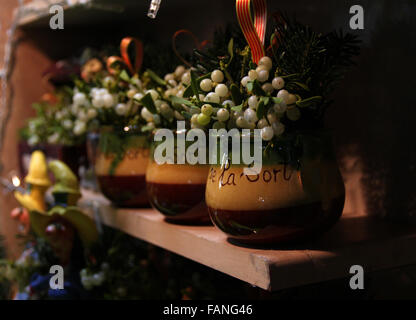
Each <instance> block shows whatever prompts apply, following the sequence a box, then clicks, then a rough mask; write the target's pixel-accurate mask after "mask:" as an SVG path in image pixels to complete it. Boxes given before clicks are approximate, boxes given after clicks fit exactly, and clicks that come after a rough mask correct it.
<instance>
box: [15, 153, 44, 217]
mask: <svg viewBox="0 0 416 320" xmlns="http://www.w3.org/2000/svg"><path fill="white" fill-rule="evenodd" d="M25 182H26V193H21V192H19V191H16V192H15V193H14V196H15V197H16V199H17V201H19V203H20V204H21V205H22V207H24V208H25V209H27V210H28V211H32V210H36V211H39V212H45V211H46V203H45V193H46V191H47V190H48V188H49V187H50V186H51V181H50V179H49V175H48V166H47V163H46V157H45V155H44V154H43V152H42V151H34V152H33V153H32V157H31V159H30V164H29V173H28V174H27V176H26V177H25Z"/></svg>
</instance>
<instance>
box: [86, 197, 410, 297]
mask: <svg viewBox="0 0 416 320" xmlns="http://www.w3.org/2000/svg"><path fill="white" fill-rule="evenodd" d="M81 205H82V206H83V207H84V208H86V210H87V211H88V212H89V215H90V216H92V217H95V219H96V220H100V221H101V222H102V223H104V224H105V225H107V226H111V227H114V228H116V229H119V230H122V231H124V232H126V233H128V234H130V235H132V236H134V237H137V238H139V239H142V240H144V241H147V242H149V243H152V244H154V245H156V246H159V247H162V248H164V249H166V250H169V251H172V252H174V253H177V254H180V255H182V256H184V257H187V258H189V259H192V260H194V261H197V262H199V263H201V264H204V265H206V266H209V267H211V268H214V269H216V270H218V271H221V272H223V273H226V274H228V275H231V276H233V277H236V278H238V279H241V280H243V281H246V282H248V283H250V284H252V285H255V286H257V287H260V288H263V289H266V290H270V291H275V290H280V289H284V288H291V287H296V286H301V285H306V284H312V283H317V282H323V281H327V280H332V279H337V278H345V277H349V276H350V274H349V269H350V267H351V266H352V265H356V264H358V265H361V266H363V268H364V270H365V271H366V272H371V271H375V270H382V269H388V268H393V267H399V266H404V265H409V264H414V263H416V252H414V250H413V249H412V247H413V248H414V246H415V245H416V232H415V230H414V228H410V227H406V226H394V225H393V226H391V225H389V224H387V223H385V222H381V221H377V220H374V218H370V217H364V216H355V215H349V214H344V215H343V217H342V219H341V220H340V221H339V222H338V223H337V224H336V225H335V227H334V228H332V229H331V230H330V231H329V232H327V233H326V234H325V235H323V236H322V237H321V238H319V239H316V240H313V241H310V242H308V243H304V244H302V245H296V246H276V247H274V248H259V247H248V246H240V245H235V244H233V243H230V242H229V241H228V240H227V237H226V235H225V234H223V233H222V232H220V231H219V230H217V229H216V228H214V227H212V226H181V225H175V224H170V223H167V222H165V221H164V217H163V216H162V215H161V214H160V213H158V212H157V211H155V210H153V209H115V208H113V207H112V206H111V205H110V204H109V202H108V201H107V200H106V199H104V198H103V197H102V196H100V195H98V194H94V193H91V192H88V191H84V197H83V199H82V200H81ZM94 208H95V210H94ZM94 212H95V213H94ZM346 285H348V284H347V283H346Z"/></svg>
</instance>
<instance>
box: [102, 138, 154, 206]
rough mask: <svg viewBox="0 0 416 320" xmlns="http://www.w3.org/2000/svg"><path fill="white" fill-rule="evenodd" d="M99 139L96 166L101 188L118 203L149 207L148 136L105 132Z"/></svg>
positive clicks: (112, 200) (118, 204) (111, 199)
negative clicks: (147, 189) (147, 190)
mask: <svg viewBox="0 0 416 320" xmlns="http://www.w3.org/2000/svg"><path fill="white" fill-rule="evenodd" d="M99 139H100V140H99V142H98V147H97V151H96V154H95V157H94V158H95V166H94V167H95V175H96V177H97V181H98V185H99V188H100V190H101V192H102V193H103V194H104V195H105V196H106V198H108V199H109V200H110V201H111V202H112V203H114V204H115V205H117V206H118V207H123V208H141V207H149V201H148V198H147V194H146V179H145V175H146V169H147V164H148V161H149V148H148V141H147V138H146V137H145V136H143V135H139V134H138V135H133V134H130V135H121V136H120V135H114V134H112V133H104V134H103V133H101V135H100V138H99Z"/></svg>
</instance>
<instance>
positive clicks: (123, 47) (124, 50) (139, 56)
mask: <svg viewBox="0 0 416 320" xmlns="http://www.w3.org/2000/svg"><path fill="white" fill-rule="evenodd" d="M132 44H133V45H134V47H135V51H134V52H135V59H134V65H133V63H132V61H131V60H132V59H131V58H130V55H129V48H130V46H131V45H132ZM120 53H121V57H117V56H111V57H109V58H108V59H107V70H108V72H110V74H115V73H116V72H117V69H116V68H114V64H115V63H121V64H124V65H125V66H126V67H127V69H128V70H129V71H130V74H131V75H134V74H136V73H138V72H139V70H140V67H141V66H142V63H143V44H142V42H141V41H140V40H138V39H136V38H132V37H126V38H123V40H121V44H120Z"/></svg>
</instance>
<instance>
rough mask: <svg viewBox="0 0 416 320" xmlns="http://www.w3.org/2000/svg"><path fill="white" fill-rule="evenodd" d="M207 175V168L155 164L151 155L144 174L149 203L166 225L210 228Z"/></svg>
mask: <svg viewBox="0 0 416 320" xmlns="http://www.w3.org/2000/svg"><path fill="white" fill-rule="evenodd" d="M153 149H154V148H153ZM208 171H209V165H206V164H195V165H191V164H188V163H185V164H176V163H173V164H168V163H164V164H158V163H157V162H156V161H155V159H154V157H153V154H152V155H151V157H150V160H149V165H148V167H147V172H146V185H147V194H148V197H149V201H150V203H151V204H152V206H153V207H154V208H155V209H157V210H158V211H160V212H161V213H162V214H163V215H164V216H165V217H166V220H167V221H168V222H173V223H179V224H194V225H199V224H209V223H210V218H209V214H208V210H207V207H206V205H205V188H206V181H207V176H208Z"/></svg>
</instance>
